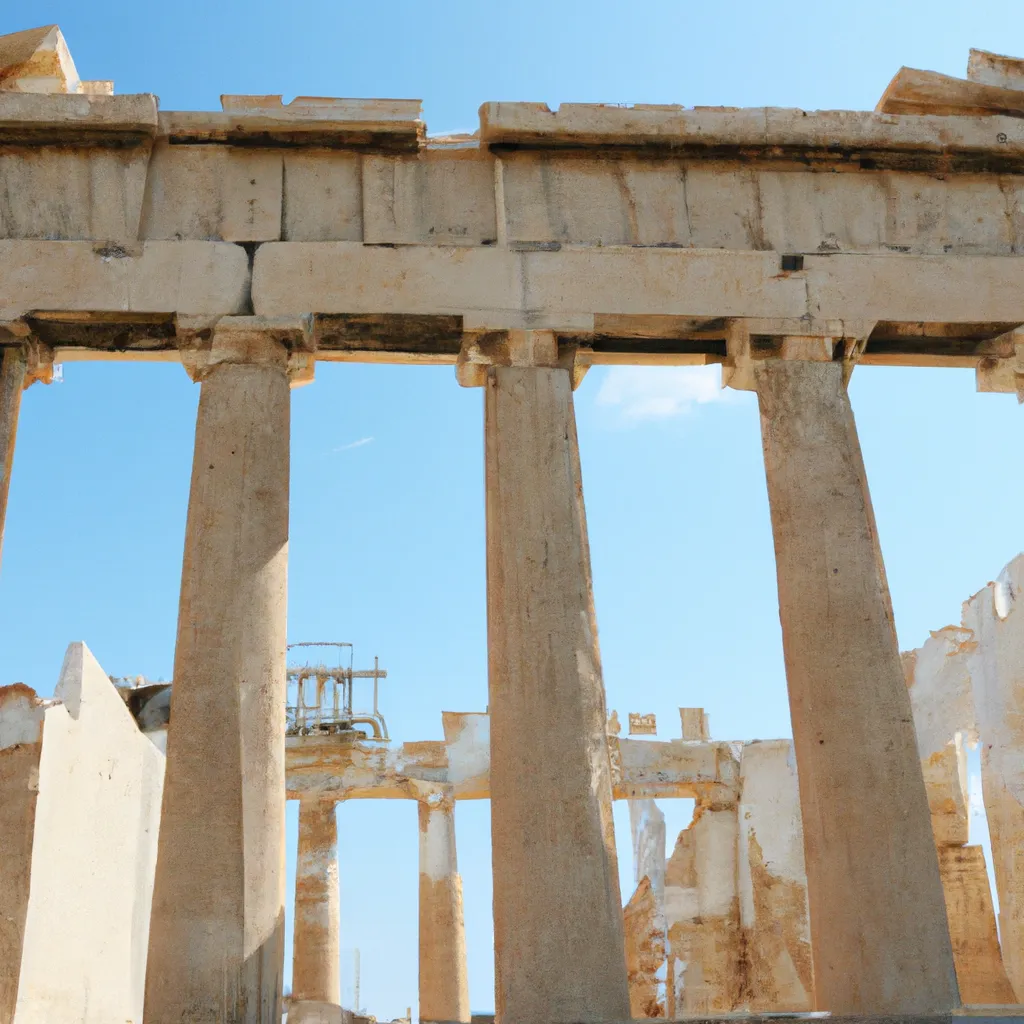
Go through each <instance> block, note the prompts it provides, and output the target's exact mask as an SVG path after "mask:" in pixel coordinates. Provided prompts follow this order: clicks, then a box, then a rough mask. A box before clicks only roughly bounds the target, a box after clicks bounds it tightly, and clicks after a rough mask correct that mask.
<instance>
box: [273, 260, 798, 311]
mask: <svg viewBox="0 0 1024 1024" xmlns="http://www.w3.org/2000/svg"><path fill="white" fill-rule="evenodd" d="M780 267H781V262H780V257H779V255H778V254H777V253H771V252H731V253H730V252H721V251H717V250H714V251H711V250H692V249H643V248H626V247H622V248H612V247H608V248H603V249H587V248H576V249H570V248H563V249H560V250H558V251H553V252H552V251H514V250H507V249H498V248H486V247H480V248H460V247H444V246H403V247H390V246H364V245H359V244H352V243H344V242H279V243H268V244H266V245H262V246H260V248H259V249H258V250H257V252H256V258H255V262H254V265H253V307H254V309H255V311H256V313H257V314H260V315H265V316H277V315H279V312H280V314H284V315H289V314H291V313H293V312H294V311H295V310H296V309H298V308H300V307H301V308H304V309H309V310H315V311H316V312H318V313H380V312H387V313H403V314H448V313H467V312H482V313H490V312H493V313H494V314H495V315H494V318H493V326H495V327H500V326H502V317H501V314H502V313H503V312H515V313H518V312H520V311H523V310H528V311H533V312H536V313H543V314H545V315H549V316H550V317H552V318H553V319H555V320H557V319H558V318H559V317H570V318H572V317H575V316H576V315H578V314H584V315H587V316H593V315H594V314H595V313H604V314H612V313H614V314H645V313H659V314H664V315H677V316H768V317H801V316H804V315H805V313H806V291H805V287H804V284H803V282H802V281H800V280H798V279H796V278H795V277H791V276H790V275H788V274H785V273H782V272H781V270H780ZM485 320H486V318H482V319H481V320H480V322H481V323H484V322H485ZM537 326H538V327H539V326H542V325H541V324H540V323H538V324H537ZM553 326H557V324H553Z"/></svg>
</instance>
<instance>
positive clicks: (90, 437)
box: [0, 0, 1024, 1019]
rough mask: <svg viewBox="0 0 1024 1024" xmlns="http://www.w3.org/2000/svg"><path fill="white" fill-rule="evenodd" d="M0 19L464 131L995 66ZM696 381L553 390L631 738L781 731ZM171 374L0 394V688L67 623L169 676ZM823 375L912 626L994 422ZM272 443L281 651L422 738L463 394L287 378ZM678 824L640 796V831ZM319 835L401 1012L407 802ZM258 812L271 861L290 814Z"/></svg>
mask: <svg viewBox="0 0 1024 1024" xmlns="http://www.w3.org/2000/svg"><path fill="white" fill-rule="evenodd" d="M0 15H2V16H0V32H10V31H16V30H19V29H23V28H29V27H32V26H34V25H39V24H46V23H50V22H57V23H58V24H60V26H61V28H62V29H63V31H64V33H65V36H66V37H67V40H68V43H69V46H70V48H71V52H72V54H73V55H74V58H75V61H76V63H77V65H78V69H79V71H80V73H81V75H82V76H83V77H84V78H113V79H114V80H115V83H116V89H117V91H118V92H120V93H126V92H155V93H156V94H158V95H159V96H160V101H161V105H162V107H163V108H164V109H218V108H219V95H220V94H221V93H260V94H263V93H278V92H279V93H282V94H284V96H285V100H286V101H287V100H288V99H290V98H291V97H293V96H295V95H324V96H385V97H422V98H423V100H424V109H425V117H426V120H427V123H428V126H429V129H430V130H431V131H433V132H442V131H450V130H457V129H470V130H472V129H473V128H474V127H475V126H476V123H477V115H476V111H477V108H478V107H479V105H480V104H481V103H482V102H484V101H487V100H542V101H547V102H549V103H550V104H552V105H555V104H557V103H559V102H563V101H565V102H569V101H607V102H624V103H625V102H628V103H632V102H662V103H673V102H675V103H683V104H687V105H697V104H722V105H737V106H760V105H765V104H771V105H778V106H798V107H803V108H805V109H822V108H851V109H870V108H872V107H873V106H874V104H875V103H876V101H877V99H878V97H879V96H880V95H881V93H882V91H883V89H884V88H885V86H886V84H887V83H888V81H889V79H890V78H891V76H892V75H893V74H894V73H895V72H896V70H897V69H898V68H899V67H900V65H902V64H907V65H910V66H916V67H923V68H929V69H934V70H938V71H943V72H945V73H947V74H954V75H962V74H963V71H964V68H965V66H966V60H967V50H968V48H969V47H970V46H978V47H981V48H986V49H991V50H995V51H997V52H1002V53H1012V54H1018V55H1024V9H1022V8H1021V6H1020V0H1015V2H1005V3H997V2H985V0H976V2H974V3H972V4H969V5H965V4H961V3H951V2H944V0H933V2H928V3H925V2H914V3H910V2H903V3H899V2H893V0H889V2H886V3H877V2H869V0H862V2H860V3H858V4H856V5H844V4H838V3H820V4H817V5H800V6H797V7H793V6H786V5H779V4H777V3H754V2H733V3H720V4H703V3H702V4H691V3H684V2H675V3H670V2H653V0H634V2H632V3H630V4H628V5H627V4H625V3H612V2H607V0H590V2H587V3H577V2H550V0H549V2H548V3H544V4H542V3H538V2H536V0H521V2H518V3H516V4H507V5H498V4H494V3H484V2H479V0H478V2H475V3H470V2H435V3H431V4H423V3H421V4H414V3H410V2H407V0H398V2H393V3H390V4H387V5H384V4H378V5H371V4H356V3H349V2H341V0H335V2H333V3H328V2H324V0H320V2H300V0H293V2H292V3H289V4H268V3H260V2H248V3H244V4H243V3H239V2H236V0H220V2H217V3H203V4H199V3H194V2H179V3H177V4H147V3H140V2H138V0H132V2H127V0H110V2H107V3H105V4H102V5H82V4H81V3H74V4H72V3H66V2H60V3H47V2H42V0H38V2H36V3H34V4H32V5H31V7H30V8H29V7H22V6H20V5H16V4H14V3H12V2H11V0H7V3H4V4H0ZM709 385H713V382H709V381H708V380H707V379H706V377H702V376H701V375H700V373H699V372H698V373H697V374H694V372H692V371H689V372H688V371H678V372H671V373H670V372H659V371H647V372H637V371H630V370H616V371H607V370H594V371H592V372H591V373H590V374H589V375H588V377H587V379H586V380H585V381H584V384H583V386H582V387H581V389H580V391H579V392H578V393H577V415H578V421H579V434H580V446H581V452H582V460H583V472H584V487H585V495H586V502H587V511H588V517H589V526H590V539H591V545H592V552H593V566H594V579H595V591H596V604H597V613H598V621H599V625H600V629H601V648H602V654H603V658H604V666H605V677H606V684H607V689H608V704H609V707H611V708H617V709H618V711H619V713H620V717H622V718H623V719H624V718H625V713H626V712H627V711H630V710H634V711H655V712H657V713H658V716H659V721H660V724H661V729H660V732H661V735H662V736H663V737H670V736H674V735H678V732H677V729H678V717H677V716H676V711H675V709H676V708H677V707H679V706H680V705H702V706H703V707H705V708H706V709H707V710H708V711H709V712H710V715H711V727H712V733H713V735H714V736H715V737H716V738H719V739H742V738H755V737H761V738H769V737H775V736H788V735H789V728H790V727H789V716H788V710H787V704H786V697H785V679H784V674H783V665H782V648H781V637H780V633H779V626H778V613H777V601H776V591H775V575H774V560H773V555H772V540H771V531H770V525H769V519H768V508H767V500H766V494H765V484H764V472H763V467H762V464H761V454H760V435H759V427H758V420H757V410H756V403H755V402H754V401H753V399H752V398H751V397H750V396H748V395H734V394H732V393H725V394H724V395H723V394H721V393H720V392H718V391H717V390H716V388H715V387H714V386H709ZM198 394H199V390H198V387H197V386H196V385H194V384H192V383H191V382H190V381H189V380H188V378H187V376H186V375H185V373H184V371H183V370H181V369H180V368H177V367H174V366H141V365H129V364H82V363H75V364H68V365H67V366H66V367H65V375H64V382H63V383H61V384H55V385H53V386H51V387H49V388H44V387H42V386H39V385H36V386H34V387H32V388H31V389H30V390H29V391H28V392H27V393H26V395H25V400H24V405H23V410H22V422H21V431H20V435H19V441H18V450H17V455H16V459H15V466H14V476H13V483H12V489H11V503H10V510H9V515H8V523H7V535H6V542H5V549H4V553H3V571H2V578H0V682H2V683H7V682H11V681H13V680H24V681H25V682H27V683H29V684H30V685H32V686H34V687H36V688H37V689H38V690H39V691H40V692H41V693H44V694H48V693H50V692H51V691H52V687H53V684H54V682H55V680H56V677H57V672H58V670H59V668H60V664H61V659H62V656H63V651H64V648H65V646H66V644H67V643H68V642H69V641H71V640H79V639H81V640H85V641H86V642H87V643H88V644H89V645H90V647H91V648H92V650H93V651H94V653H95V654H96V656H97V657H98V658H99V660H100V662H101V664H102V665H103V666H104V667H105V668H106V670H107V671H108V672H111V673H114V674H137V673H143V674H145V675H147V676H149V677H151V678H159V677H164V678H170V674H171V666H172V660H173V646H174V633H175V616H176V612H177V599H178V585H179V577H180V570H181V545H182V538H183V532H184V523H185V510H186V503H187V496H188V479H189V472H190V460H191V450H192V432H193V429H194V423H195V409H196V403H197V401H198ZM851 396H852V400H853V404H854V410H855V413H856V416H857V420H858V424H859V427H860V433H861V439H862V443H863V448H864V456H865V460H866V463H867V468H868V475H869V479H870V482H871V487H872V493H873V497H874V501H875V510H876V514H877V518H878V525H879V531H880V535H881V540H882V546H883V552H884V554H885V558H886V565H887V570H888V574H889V581H890V585H891V588H892V595H893V603H894V607H895V613H896V621H897V627H898V629H899V633H900V640H901V644H902V645H903V646H904V647H912V646H917V645H919V644H920V643H921V642H923V640H924V639H925V637H926V636H927V632H928V630H929V629H936V628H938V627H940V626H942V625H945V624H946V623H948V622H957V621H959V615H960V602H961V601H962V600H964V599H965V598H966V597H968V596H969V595H970V594H972V593H973V592H974V591H976V590H977V589H979V588H980V587H981V586H983V585H984V584H985V583H986V582H987V581H988V580H990V579H992V578H993V577H994V576H995V575H996V574H997V573H998V572H999V570H1000V568H1001V567H1002V566H1003V564H1004V563H1005V562H1007V561H1008V560H1009V559H1010V558H1012V557H1013V556H1014V555H1016V554H1017V553H1018V551H1020V550H1021V548H1022V547H1024V526H1022V524H1021V516H1020V508H1021V506H1022V502H1024V474H1022V473H1021V471H1020V467H1019V460H1020V455H1019V453H1020V452H1021V450H1022V441H1024V419H1022V417H1024V410H1020V409H1019V408H1018V406H1017V403H1016V400H1015V399H1014V398H1013V397H1012V396H1005V395H978V394H976V393H975V391H974V380H973V374H972V373H971V372H969V371H964V370H947V371H939V370H909V369H906V370H904V369H900V370H895V369H884V370H883V369H870V368H861V369H858V370H857V371H856V373H855V374H854V378H853V383H852V385H851ZM292 430H293V434H292V518H291V567H290V587H289V636H290V639H291V640H292V641H299V640H327V639H337V640H349V641H352V642H354V643H355V645H356V660H357V661H359V662H362V663H364V664H365V663H369V662H371V661H372V658H373V656H374V655H375V654H377V655H379V656H380V658H381V664H382V665H383V666H384V667H386V668H387V669H388V672H389V679H388V681H387V682H386V683H384V684H383V686H382V707H383V710H384V712H385V714H386V716H387V718H388V723H389V726H390V729H391V733H392V735H393V736H394V737H396V738H397V739H399V740H403V739H430V738H440V737H441V719H440V712H441V710H442V709H445V710H482V709H483V708H484V706H485V704H486V702H487V696H486V647H485V590H484V517H483V516H484V505H483V453H482V405H481V393H480V392H479V391H470V390H463V389H461V388H459V387H458V385H457V384H456V382H455V378H454V373H453V371H452V370H450V369H446V368H418V367H379V366H354V365H350V366H339V365H333V366H331V365H329V366H321V367H319V368H318V370H317V380H316V382H315V383H314V384H312V385H311V386H309V387H305V388H302V389H299V390H297V391H295V392H294V397H293V427H292ZM360 441H363V442H364V443H362V444H356V442H360ZM618 812H619V813H618V814H617V821H618V823H619V825H620V836H619V839H620V842H619V845H620V850H621V854H620V855H621V856H623V857H624V858H626V859H625V860H624V863H623V864H622V868H623V872H622V873H623V876H624V878H625V879H629V877H630V865H629V862H628V849H629V844H628V835H626V834H624V833H625V828H626V822H627V817H626V815H625V807H624V806H622V807H619V808H618ZM684 817H685V808H682V807H676V808H672V809H671V813H670V816H669V831H670V837H671V834H672V830H673V828H674V827H675V828H678V827H679V826H681V825H682V824H683V823H684ZM339 825H340V832H341V847H342V849H341V854H340V859H341V878H342V888H343V895H342V900H343V905H342V915H343V923H342V927H343V939H342V943H343V946H345V947H346V948H347V949H351V948H352V947H353V946H359V948H360V949H361V951H362V994H363V1003H364V1005H365V1006H366V1007H367V1008H368V1009H369V1010H370V1012H372V1013H375V1014H376V1015H377V1016H378V1017H379V1018H381V1019H386V1018H388V1017H391V1016H396V1015H398V1014H401V1013H404V1012H405V1008H406V1007H407V1006H411V1007H413V1010H414V1012H415V1006H416V885H417V859H416V858H417V852H416V850H417V847H416V839H417V835H416V815H415V807H414V806H413V805H412V804H408V803H405V802H397V801H396V802H392V803H385V802H376V801H375V802H372V803H370V802H363V803H353V804H351V805H343V806H342V807H341V808H340V812H339ZM457 828H458V837H459V860H460V867H461V870H462V873H463V877H464V889H465V903H466V921H467V933H468V940H469V957H470V984H471V1000H472V1004H473V1007H474V1008H475V1009H480V1010H486V1009H489V1008H491V1007H492V1006H493V992H492V985H493V978H492V967H491V947H490V942H491V935H490V881H489V873H490V853H489V841H488V834H489V833H488V830H489V819H488V809H487V806H486V804H472V805H460V806H459V809H458V812H457ZM290 829H291V832H290V835H291V843H292V849H291V850H290V853H289V863H290V864H291V863H292V861H293V859H294V830H295V816H294V808H292V809H291V816H290ZM670 842H671V838H670ZM624 895H625V893H624ZM289 898H290V897H289ZM289 912H290V911H289ZM286 970H289V971H290V965H287V966H286Z"/></svg>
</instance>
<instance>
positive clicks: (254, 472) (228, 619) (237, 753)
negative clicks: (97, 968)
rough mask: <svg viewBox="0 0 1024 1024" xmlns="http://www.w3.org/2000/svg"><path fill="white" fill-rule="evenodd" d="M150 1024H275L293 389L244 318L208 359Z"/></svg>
mask: <svg viewBox="0 0 1024 1024" xmlns="http://www.w3.org/2000/svg"><path fill="white" fill-rule="evenodd" d="M192 363H193V370H194V372H195V375H196V376H197V377H198V379H200V380H201V381H202V390H201V392H200V398H199V413H198V418H197V421H196V438H195V454H194V458H193V466H192V486H191V492H190V497H189V506H188V519H187V523H186V530H185V557H184V563H183V567H182V583H181V603H180V607H179V612H178V638H177V646H176V649H175V659H174V687H173V690H172V697H171V716H170V727H169V733H168V741H167V769H166V779H165V783H164V794H163V811H162V820H161V825H160V838H159V847H158V856H157V867H156V878H155V883H154V891H153V914H152V920H151V925H150V940H149V960H148V968H147V975H146V1009H145V1020H146V1024H181V1022H184V1021H188V1022H190V1024H199V1022H203V1024H205V1022H211V1024H212V1022H218V1024H236V1022H237V1024H241V1022H243V1021H244V1022H245V1024H279V1021H280V1018H281V986H282V973H283V943H284V885H285V871H284V805H285V779H284V729H285V720H284V710H285V627H286V621H285V618H286V584H287V557H288V458H289V422H290V415H289V413H290V401H289V375H288V357H287V351H286V348H285V346H284V345H283V344H282V343H281V342H280V341H278V340H276V338H275V337H274V336H273V335H270V334H268V333H265V332H263V331H261V330H258V329H257V328H256V326H254V325H251V324H250V323H249V322H248V320H247V319H246V318H238V321H237V322H234V323H231V324H230V325H228V324H226V323H225V322H224V321H222V322H221V324H220V325H219V326H218V328H217V331H216V332H215V334H214V338H213V343H212V347H211V348H210V349H209V350H208V351H207V352H205V353H201V354H200V355H199V356H196V354H195V353H192Z"/></svg>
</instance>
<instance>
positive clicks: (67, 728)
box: [0, 643, 164, 1024]
mask: <svg viewBox="0 0 1024 1024" xmlns="http://www.w3.org/2000/svg"><path fill="white" fill-rule="evenodd" d="M55 698H56V701H58V702H59V703H56V702H55V703H53V704H51V705H50V706H48V707H47V708H46V709H45V713H44V720H43V730H42V744H41V752H40V756H39V763H38V797H37V801H36V807H35V821H34V827H33V830H32V841H31V886H30V888H29V893H28V907H27V914H26V920H25V928H24V945H23V951H22V956H21V969H20V976H19V982H18V991H17V1002H16V1008H15V1013H14V1018H13V1019H14V1024H55V1022H57V1021H60V1022H61V1024H113V1022H117V1024H141V1021H142V1001H143V986H144V981H145V970H146V949H147V943H146V937H147V935H148V931H149V911H150V900H151V896H152V889H153V873H154V869H155V864H156V840H157V830H158V827H159V814H160V792H161V787H162V784H163V761H164V758H163V755H162V754H161V753H160V752H159V751H158V750H157V749H156V748H155V747H154V746H153V744H152V743H150V741H149V740H148V739H146V737H145V736H143V735H142V734H141V733H140V732H139V730H138V728H137V726H136V724H135V721H134V720H133V719H132V717H131V715H130V713H129V712H128V709H127V708H126V707H125V705H124V702H123V701H122V700H121V698H120V697H119V696H118V694H117V691H116V690H115V689H114V686H113V685H112V684H111V682H110V680H109V679H108V678H107V676H106V674H105V673H104V672H103V669H102V668H101V667H100V666H99V664H98V663H97V661H96V659H95V658H94V657H93V656H92V654H91V652H90V651H89V649H88V648H87V647H86V646H85V645H84V644H81V643H74V644H71V646H70V647H69V648H68V651H67V654H66V656H65V659H64V666H63V668H62V669H61V676H60V681H59V682H58V685H57V689H56V693H55ZM0 835H3V836H4V837H5V840H4V841H5V842H10V841H11V836H10V833H8V832H6V830H5V831H4V832H0ZM25 841H26V840H25V837H24V834H22V836H21V838H20V840H19V842H21V843H23V844H24V843H25ZM0 1019H3V1018H0ZM8 1019H9V1018H8Z"/></svg>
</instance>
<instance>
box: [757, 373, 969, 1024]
mask: <svg viewBox="0 0 1024 1024" xmlns="http://www.w3.org/2000/svg"><path fill="white" fill-rule="evenodd" d="M755 365H756V367H757V368H756V371H755V373H756V376H755V380H756V385H757V394H758V399H759V402H760V408H761V431H762V438H763V443H764V458H765V469H766V473H767V479H768V499H769V504H770V507H771V518H772V528H773V531H774V534H775V557H776V567H777V572H778V585H779V614H780V618H781V620H782V639H783V647H784V651H785V658H786V674H787V678H788V682H789V698H790V707H791V711H792V721H793V737H794V744H795V749H796V758H797V766H798V776H799V787H800V804H801V811H802V817H803V829H804V849H805V857H806V865H807V891H808V902H809V906H810V921H811V937H812V944H811V945H812V956H813V961H814V988H815V997H816V998H815V1008H816V1009H818V1010H829V1011H831V1012H832V1013H850V1014H854V1013H927V1012H945V1011H948V1010H950V1009H951V1008H952V1007H955V1006H957V1005H958V1003H959V998H958V994H957V984H956V975H955V972H954V967H953V954H952V949H951V946H950V939H949V931H948V928H947V925H946V912H945V906H944V902H943V894H942V885H941V882H940V879H939V867H938V861H937V857H936V853H935V844H934V841H933V839H932V831H931V821H930V816H929V812H928V801H927V798H926V796H925V787H924V781H923V779H922V775H921V765H920V762H919V760H918V754H917V742H916V739H915V735H914V723H913V719H912V716H911V709H910V699H909V696H908V694H907V687H906V684H905V682H904V678H903V671H902V668H901V665H900V656H899V648H898V646H897V641H896V630H895V627H894V624H893V615H892V606H891V602H890V599H889V589H888V586H887V583H886V579H885V571H884V569H883V566H882V554H881V550H880V548H879V542H878V533H877V530H876V527H875V519H874V514H873V512H872V509H871V501H870V498H869V496H868V485H867V479H866V476H865V473H864V463H863V459H862V457H861V451H860V444H859V442H858V440H857V431H856V428H855V426H854V421H853V413H852V411H851V408H850V401H849V397H848V396H847V393H846V387H845V384H844V381H843V367H842V365H841V364H840V363H838V362H831V361H820V362H818V361H811V360H806V359H793V360H790V359H769V360H765V361H763V362H761V363H760V364H755Z"/></svg>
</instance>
